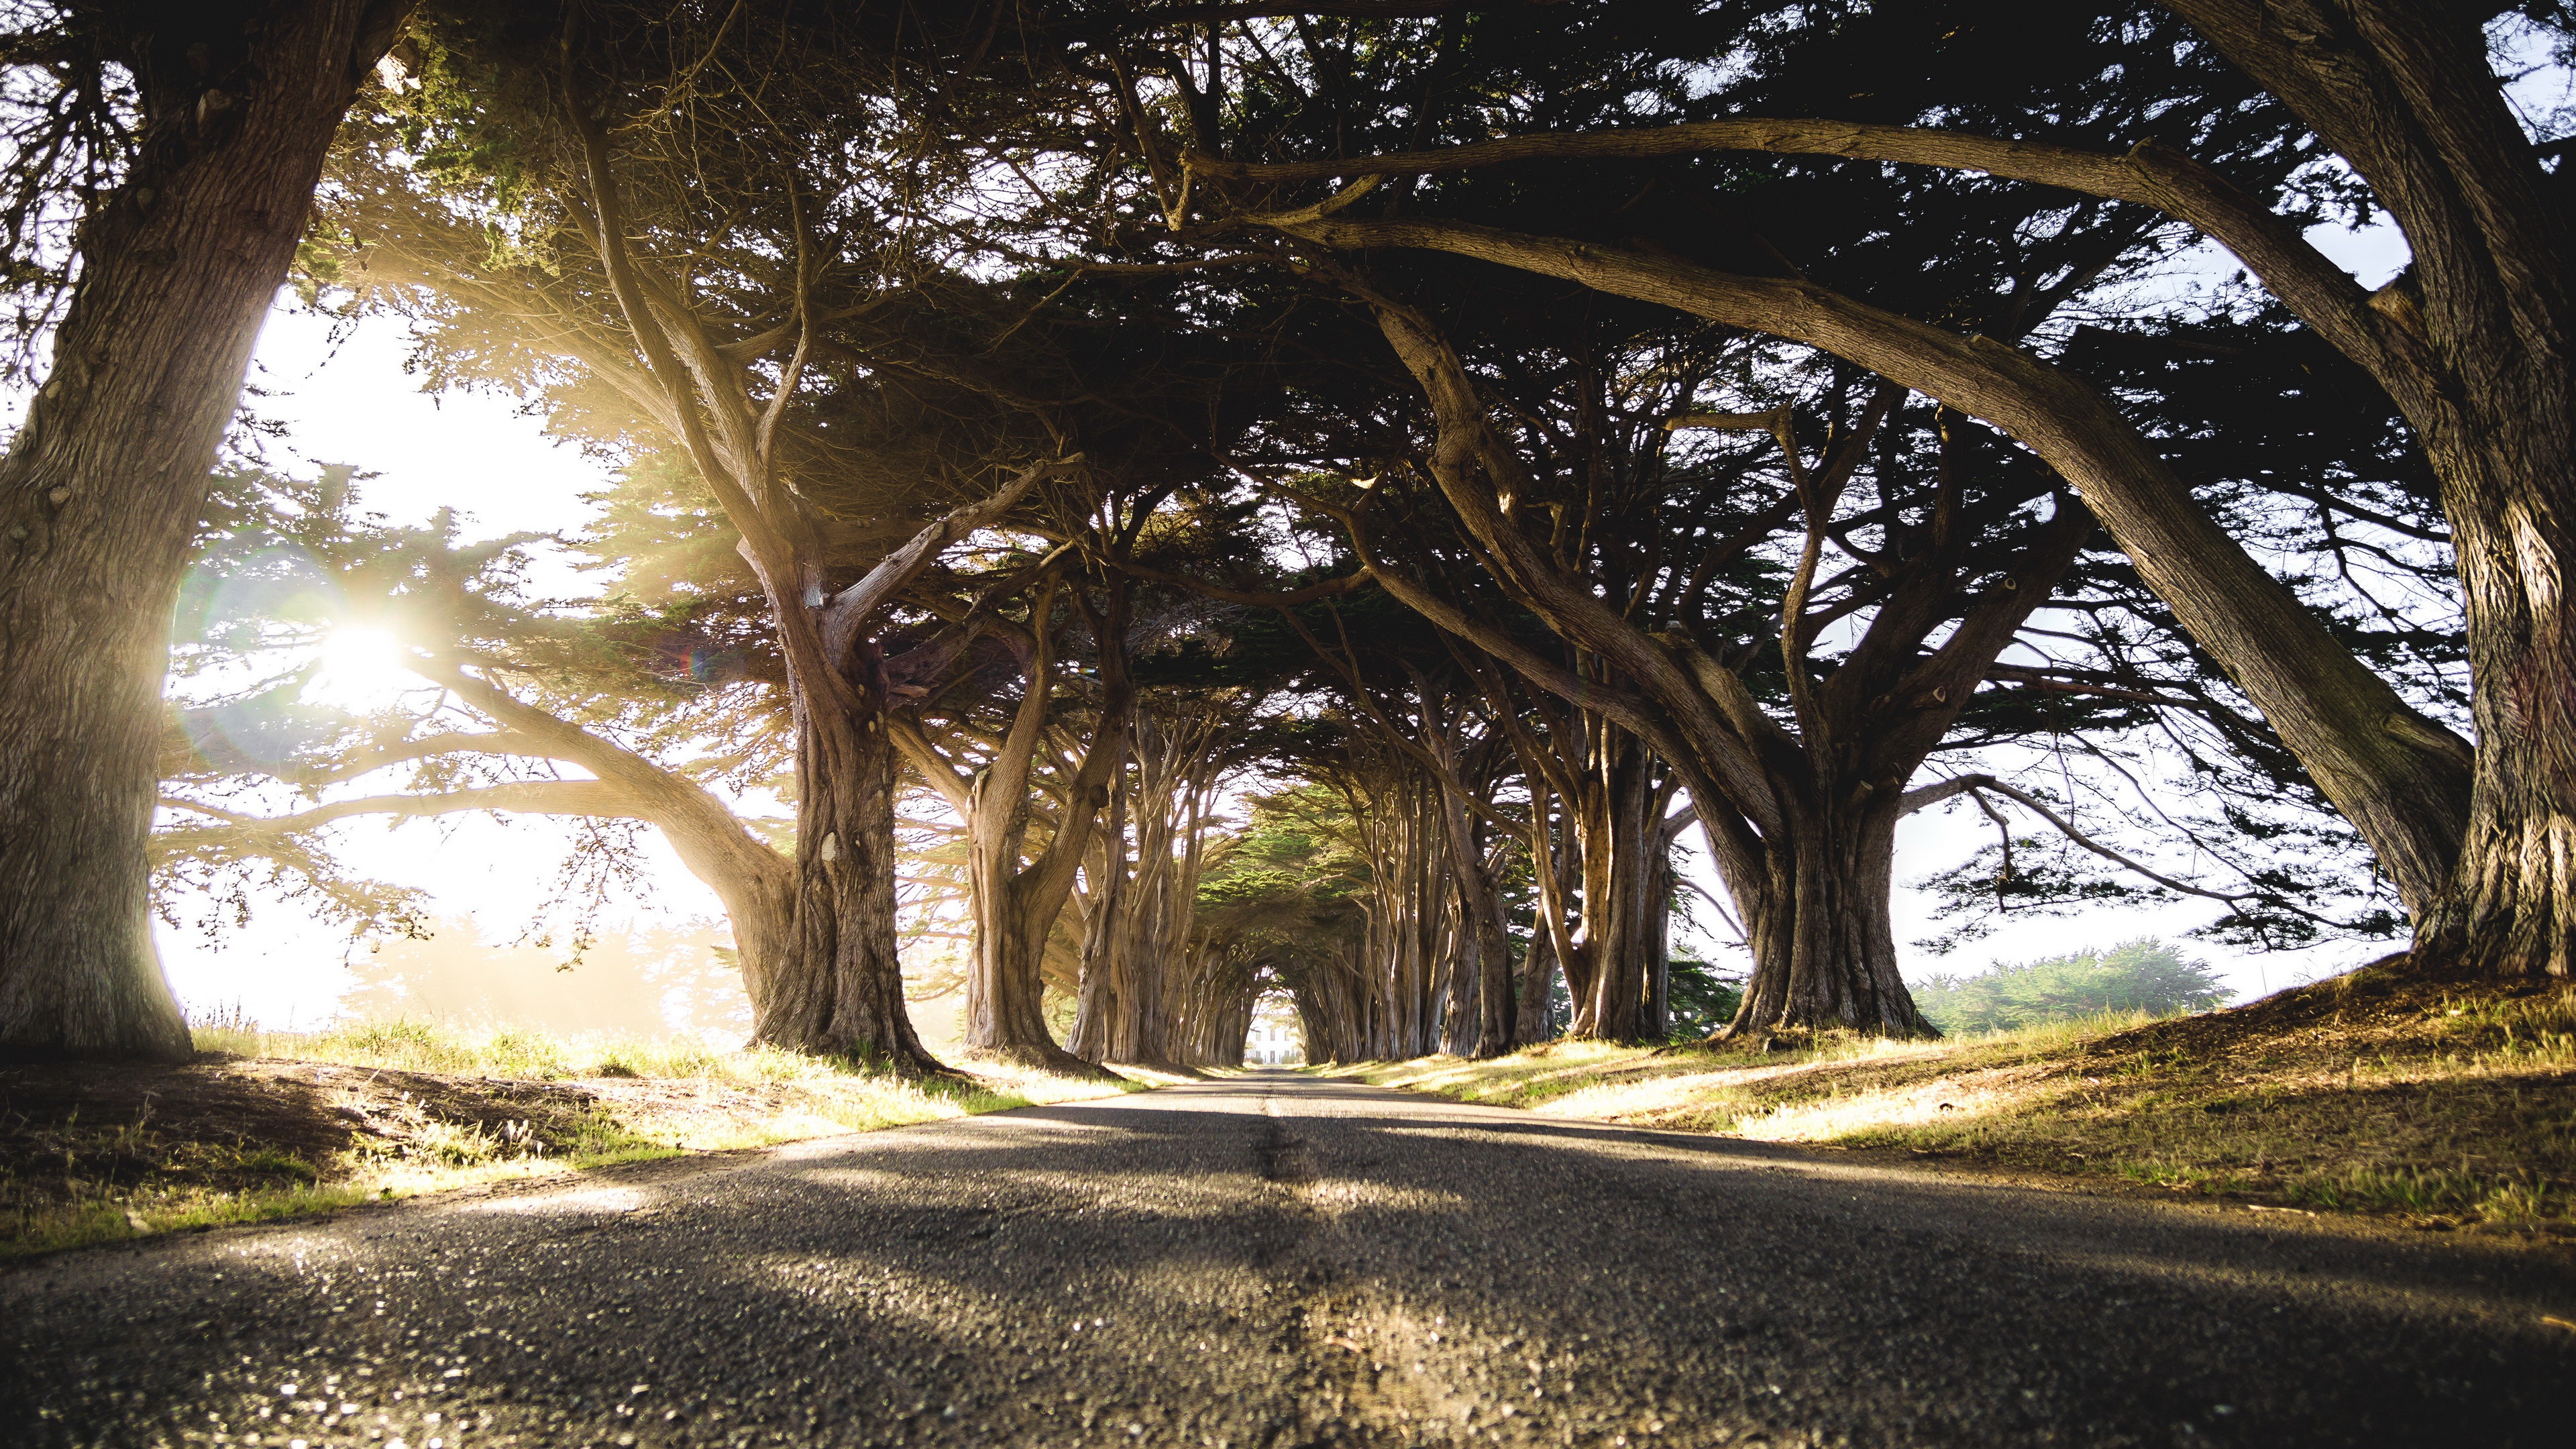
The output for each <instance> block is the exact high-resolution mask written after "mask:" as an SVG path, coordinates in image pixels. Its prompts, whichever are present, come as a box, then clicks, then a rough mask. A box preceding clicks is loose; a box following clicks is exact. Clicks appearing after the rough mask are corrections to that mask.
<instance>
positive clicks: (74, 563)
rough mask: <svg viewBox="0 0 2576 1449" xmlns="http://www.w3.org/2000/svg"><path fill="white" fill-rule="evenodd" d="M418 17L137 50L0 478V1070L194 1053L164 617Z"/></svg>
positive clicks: (308, 11) (228, 32)
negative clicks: (159, 833)
mask: <svg viewBox="0 0 2576 1449" xmlns="http://www.w3.org/2000/svg"><path fill="white" fill-rule="evenodd" d="M409 8H410V7H409V6H408V5H405V4H399V3H394V4H369V3H367V0H309V3H301V4H294V3H278V4H268V5H215V6H212V7H209V9H208V11H207V13H206V14H205V15H204V16H203V17H201V18H199V17H192V18H191V19H190V20H189V21H187V22H186V23H178V24H172V25H169V26H166V27H164V28H163V32H162V33H159V34H155V35H151V36H138V37H135V40H134V48H135V51H136V54H135V55H134V57H133V63H134V66H135V68H136V69H137V71H138V73H139V77H140V82H141V84H142V89H143V93H144V95H143V99H144V119H143V136H142V140H141V144H140V147H139V150H138V153H137V154H136V156H135V157H134V159H133V162H132V165H131V167H130V169H129V170H128V172H127V175H126V177H125V180H124V183H123V184H122V185H121V186H119V187H118V188H117V189H116V190H115V191H113V192H111V193H109V194H108V195H106V196H105V197H102V198H100V199H99V200H98V201H97V202H96V203H95V204H94V206H93V208H92V210H91V211H90V214H89V215H88V217H87V218H86V220H85V221H84V224H83V226H82V228H81V233H80V239H79V252H80V266H81V271H80V280H79V282H78V284H77V286H76V288H75V290H74V292H73V295H72V300H71V305H70V307H69V309H68V311H67V312H66V313H65V315H64V317H63V321H62V326H61V329H60V331H59V332H58V333H57V334H56V336H55V339H54V363H53V368H52V371H51V373H50V375H49V376H48V377H47V378H46V381H45V385H44V387H43V389H42V390H41V391H40V392H39V393H38V394H37V396H36V399H35V401H34V403H33V405H32V406H31V407H30V408H29V410H28V415H27V422H26V425H25V426H24V427H23V428H22V429H21V430H20V431H19V434H18V437H17V440H16V441H15V443H14V444H12V446H11V447H10V449H9V454H8V457H7V458H6V460H5V461H0V528H5V530H6V537H5V539H0V641H5V642H0V740H6V741H7V742H8V748H7V749H6V750H5V751H0V1051H7V1052H11V1053H35V1054H55V1053H69V1054H80V1055H130V1056H142V1057H151V1058H157V1059H162V1060H181V1059H184V1058H186V1057H188V1056H189V1055H191V1053H192V1051H193V1048H192V1047H191V1045H190V1042H189V1037H188V1028H187V1024H186V1023H185V1021H183V1020H182V1019H181V1016H180V1012H179V1007H178V1003H177V1002H176V1001H175V1000H174V999H173V998H172V996H171V993H170V987H169V983H168V981H167V980H166V979H165V978H164V977H163V975H162V973H161V967H160V961H159V958H158V956H157V954H156V953H155V951H154V949H153V944H152V929H151V917H150V906H149V890H150V887H149V875H148V870H149V867H148V866H147V864H146V845H145V842H146V839H147V837H148V836H149V835H150V833H151V828H152V814H153V809H154V802H155V799H156V798H157V795H158V789H157V785H158V778H157V769H156V766H157V763H158V747H159V743H160V737H161V725H162V721H161V711H160V696H161V683H162V677H163V675H164V674H165V672H166V671H167V668H168V660H169V630H170V610H171V608H172V606H173V602H174V601H175V599H176V597H177V592H178V587H179V581H180V577H181V574H182V573H183V572H184V571H185V568H186V565H187V558H188V547H189V543H190V541H191V539H192V538H193V536H194V533H195V530H196V524H197V516H198V513H199V511H200V509H201V507H202V505H203V504H204V501H205V496H206V487H207V480H208V476H209V473H210V471H211V470H212V468H213V466H214V460H215V450H216V448H217V446H218V445H219V444H220V443H221V442H222V439H223V434H224V428H225V426H226V424H227V423H228V422H229V421H230V420H231V417H232V413H233V407H234V403H235V400H236V398H237V397H238V396H239V394H240V391H241V382H242V374H243V370H244V369H245V368H246V367H247V366H248V363H249V359H250V350H251V344H252V343H253V341H254V340H256V339H257V337H258V335H259V327H260V321H261V319H262V318H263V317H264V316H266V315H267V312H268V308H269V306H270V304H271V303H272V302H273V301H274V299H275V297H276V294H277V288H278V286H279V284H280V283H281V282H283V281H284V280H285V278H286V268H287V264H288V262H289V261H290V260H292V258H293V257H294V254H295V246H296V243H297V241H298V240H300V238H301V236H302V232H303V227H304V218H305V214H306V212H307V210H308V209H309V208H310V206H311V204H312V199H313V187H314V184H315V182H316V180H317V179H318V178H319V177H320V175H321V170H322V161H323V157H324V155H325V153H326V152H327V151H328V149H329V147H330V144H331V137H332V134H333V132H334V131H335V130H336V129H337V128H338V126H339V123H340V118H341V116H342V114H343V113H344V112H345V111H346V110H347V109H348V106H349V102H350V100H351V98H352V97H353V96H355V95H356V93H357V88H358V86H359V84H360V83H361V82H362V81H363V80H364V79H365V78H366V76H367V74H368V71H369V69H370V68H371V67H372V66H373V65H374V64H375V62H376V60H377V59H378V57H380V56H381V55H382V54H383V53H384V50H385V48H386V46H387V45H389V44H390V43H391V42H392V39H393V35H394V31H395V28H396V27H397V26H399V24H400V23H401V22H402V20H403V18H404V17H405V16H406V15H407V14H408V12H409ZM191 43H199V44H202V45H204V46H205V47H206V48H207V50H208V51H210V53H211V55H212V57H213V61H212V63H211V65H210V66H209V68H208V69H207V71H206V73H205V74H203V75H202V77H201V76H200V74H199V71H198V70H197V69H195V68H192V67H191V66H190V65H189V64H188V62H187V59H186V57H185V55H184V54H183V52H185V51H186V50H187V49H188V48H189V46H190V45H191ZM202 55H203V52H201V58H202Z"/></svg>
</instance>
